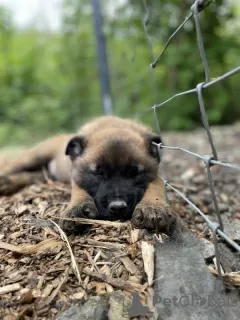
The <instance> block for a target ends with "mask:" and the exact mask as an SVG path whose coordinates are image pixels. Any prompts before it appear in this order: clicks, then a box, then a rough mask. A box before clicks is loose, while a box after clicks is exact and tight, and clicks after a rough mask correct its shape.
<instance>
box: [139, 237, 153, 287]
mask: <svg viewBox="0 0 240 320" xmlns="http://www.w3.org/2000/svg"><path fill="white" fill-rule="evenodd" d="M141 248H142V258H143V263H144V270H145V272H146V274H147V278H148V285H149V286H151V285H152V284H153V277H154V251H155V250H154V246H153V245H152V244H150V243H148V242H146V241H142V242H141Z"/></svg>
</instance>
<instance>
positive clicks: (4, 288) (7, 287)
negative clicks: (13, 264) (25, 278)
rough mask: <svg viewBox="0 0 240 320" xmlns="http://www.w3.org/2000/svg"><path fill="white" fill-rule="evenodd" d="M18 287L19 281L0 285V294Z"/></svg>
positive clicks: (15, 289)
mask: <svg viewBox="0 0 240 320" xmlns="http://www.w3.org/2000/svg"><path fill="white" fill-rule="evenodd" d="M20 289H21V285H20V284H19V283H13V284H9V285H8V286H4V287H0V295H1V294H6V293H10V292H14V291H18V290H20Z"/></svg>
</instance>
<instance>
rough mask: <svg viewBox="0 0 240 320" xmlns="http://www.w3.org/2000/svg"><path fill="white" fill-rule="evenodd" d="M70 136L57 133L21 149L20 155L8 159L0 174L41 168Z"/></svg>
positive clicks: (53, 156)
mask: <svg viewBox="0 0 240 320" xmlns="http://www.w3.org/2000/svg"><path fill="white" fill-rule="evenodd" d="M70 137H71V135H58V136H55V137H52V138H49V139H46V140H44V141H42V142H40V143H39V144H37V145H36V146H34V147H32V148H30V149H28V150H25V151H23V152H22V154H21V155H20V156H18V157H16V158H12V159H9V161H8V162H7V163H6V164H5V166H3V167H2V168H1V169H0V175H2V176H3V175H8V174H13V173H18V172H22V171H35V170H39V169H41V168H42V167H44V166H46V165H47V164H48V163H49V162H50V161H51V160H52V159H54V158H55V157H56V155H57V154H58V152H59V150H60V148H61V149H62V148H63V147H64V145H65V144H66V141H68V138H70Z"/></svg>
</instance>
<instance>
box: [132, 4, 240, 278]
mask: <svg viewBox="0 0 240 320" xmlns="http://www.w3.org/2000/svg"><path fill="white" fill-rule="evenodd" d="M212 2H213V1H212V0H195V2H194V4H193V5H192V6H191V13H190V14H189V15H188V16H187V17H186V18H185V20H184V21H183V22H182V23H181V24H180V26H179V27H178V28H177V29H176V31H175V32H174V33H173V34H172V35H171V36H170V38H169V39H168V41H167V42H166V45H165V46H164V48H163V50H162V52H161V53H160V54H159V55H158V57H157V58H156V59H155V60H154V61H153V62H152V63H151V65H150V66H151V67H152V68H155V67H156V66H157V64H158V63H159V61H160V58H161V57H162V55H163V53H164V52H165V51H166V49H167V47H168V46H169V44H170V42H171V40H172V39H173V38H174V37H175V36H176V35H177V33H178V32H179V31H180V30H181V29H182V27H183V26H184V25H185V23H186V22H187V21H188V20H190V19H191V18H192V17H193V18H194V22H195V28H196V35H197V42H198V47H199V52H200V57H201V60H202V65H203V69H204V73H205V82H203V83H199V84H197V85H196V88H194V89H190V90H187V91H184V92H180V93H177V94H175V95H173V96H172V97H170V98H169V99H167V100H165V101H163V102H161V103H159V104H155V105H154V106H153V107H151V108H148V109H146V110H145V111H144V113H145V112H148V111H150V110H152V111H153V113H154V119H155V122H156V126H157V129H158V131H159V132H160V124H159V120H158V117H157V112H156V109H157V108H159V107H162V106H164V105H166V104H167V103H168V102H170V101H171V100H173V99H175V98H178V97H180V96H183V95H188V94H192V93H195V94H197V97H198V103H199V108H200V112H201V116H202V121H203V125H204V128H205V129H206V132H207V136H208V140H209V144H210V147H211V150H212V155H207V156H206V155H205V156H203V155H200V154H197V153H195V152H192V151H189V150H187V149H185V148H182V147H173V146H166V145H164V144H163V143H160V144H156V143H154V144H155V145H157V146H158V150H159V152H161V149H163V148H164V149H169V150H174V151H182V152H185V153H187V154H189V155H191V156H193V157H195V158H197V159H200V160H202V161H203V162H204V163H205V165H206V169H207V178H208V183H209V188H210V191H211V194H212V199H213V203H214V208H215V212H216V215H217V218H218V223H216V222H212V221H211V220H210V219H209V218H208V217H207V216H206V215H205V214H204V213H203V212H202V211H201V210H200V209H199V208H198V207H197V206H196V205H195V204H194V203H193V202H192V201H191V200H189V199H188V198H187V197H186V196H185V195H184V194H183V193H182V192H180V191H179V190H178V189H176V188H175V187H173V186H172V185H171V184H170V183H169V182H168V181H164V186H165V196H166V199H168V198H167V187H168V188H170V189H171V190H173V191H174V192H175V193H176V194H178V195H179V196H180V197H181V198H182V199H183V200H184V201H186V202H187V203H188V204H189V205H190V206H191V207H192V208H193V209H194V210H195V211H196V212H197V213H198V214H199V215H200V216H201V217H202V218H203V219H204V220H205V222H206V223H207V224H208V226H209V228H210V229H211V230H212V232H213V237H214V246H215V256H216V264H217V272H218V276H219V277H220V279H222V274H221V266H220V253H219V250H218V240H217V235H218V236H220V237H221V238H222V239H224V240H225V241H226V242H228V244H229V245H231V246H232V247H233V248H234V249H235V250H236V251H239V252H240V246H239V245H238V244H237V243H236V242H234V241H233V240H231V239H230V238H229V237H228V236H227V235H226V233H224V225H223V221H222V218H221V215H220V212H219V208H218V200H217V197H216V194H215V190H214V183H213V178H212V173H211V166H213V165H218V166H222V167H226V168H229V169H234V170H238V171H240V165H238V164H230V163H227V162H222V161H220V160H219V159H218V155H217V151H216V148H215V145H214V141H213V138H212V135H211V131H210V127H209V124H208V119H207V115H206V110H205V106H204V99H203V94H202V91H203V89H207V88H209V87H211V86H212V85H214V84H216V83H218V82H220V81H222V80H224V79H226V78H228V77H231V76H233V75H235V74H237V73H239V72H240V66H239V67H237V68H235V69H233V70H231V71H229V72H227V73H225V74H224V75H222V76H220V77H218V78H216V79H213V80H211V81H210V75H209V68H208V62H207V58H206V54H205V50H204V44H203V38H202V33H201V26H200V21H199V13H200V11H202V10H204V9H206V8H207V7H208V6H209V5H210V4H211V3H212ZM145 9H146V15H147V12H148V8H147V7H146V3H145ZM144 32H145V34H146V37H147V40H148V41H149V35H148V34H147V33H146V29H145V28H144ZM151 54H152V52H151ZM139 116H141V114H140V115H138V117H139Z"/></svg>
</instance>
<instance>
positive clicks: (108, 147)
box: [66, 129, 161, 220]
mask: <svg viewBox="0 0 240 320" xmlns="http://www.w3.org/2000/svg"><path fill="white" fill-rule="evenodd" d="M160 142H161V139H160V137H158V136H156V135H154V134H151V133H147V134H139V133H136V132H133V131H131V130H127V129H126V130H124V129H122V130H121V131H120V130H105V131H104V130H102V132H98V133H94V134H91V135H89V136H76V137H74V138H73V139H71V140H70V141H69V143H68V146H67V149H66V154H67V155H68V156H69V157H70V158H71V160H72V179H73V180H74V182H75V183H76V184H77V185H78V186H79V187H80V188H83V189H84V190H85V191H86V192H87V193H88V194H89V195H90V196H91V197H92V198H93V199H94V202H95V204H96V206H97V208H98V211H99V216H98V219H106V220H118V219H120V220H125V219H130V218H131V216H132V213H133V210H134V208H135V206H136V204H137V203H138V202H139V201H140V200H141V199H142V197H143V195H144V192H145V190H146V188H147V186H148V183H149V182H150V181H151V180H153V179H154V178H155V177H156V175H157V171H158V165H159V162H160V157H159V152H158V146H157V145H156V143H157V144H158V143H160Z"/></svg>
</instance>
